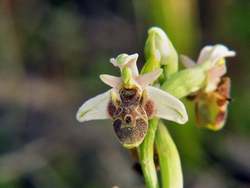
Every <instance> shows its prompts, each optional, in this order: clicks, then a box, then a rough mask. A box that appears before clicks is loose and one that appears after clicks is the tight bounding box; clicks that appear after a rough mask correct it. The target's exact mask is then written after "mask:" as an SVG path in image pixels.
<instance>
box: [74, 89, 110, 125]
mask: <svg viewBox="0 0 250 188" xmlns="http://www.w3.org/2000/svg"><path fill="white" fill-rule="evenodd" d="M110 93H111V90H108V91H106V92H105V93H102V94H99V95H97V96H95V97H93V98H91V99H89V100H87V101H86V102H85V103H83V105H82V106H81V107H80V108H79V110H78V111H77V114H76V119H77V120H78V121H79V122H84V121H89V120H94V119H109V115H108V111H107V107H108V103H109V101H110V95H111V94H110Z"/></svg>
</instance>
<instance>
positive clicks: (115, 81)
mask: <svg viewBox="0 0 250 188" xmlns="http://www.w3.org/2000/svg"><path fill="white" fill-rule="evenodd" d="M137 58H138V54H133V55H127V54H121V55H119V56H117V58H116V59H114V58H112V59H111V60H110V61H111V63H112V64H113V65H114V66H116V67H119V68H120V71H121V77H116V76H112V75H107V74H103V75H100V79H101V80H102V81H103V82H104V83H105V84H107V85H109V86H110V87H112V89H110V90H108V91H106V92H104V93H102V94H100V95H97V96H96V97H93V98H91V99H89V100H87V101H86V102H85V103H84V104H83V105H82V106H81V107H80V108H79V110H78V112H77V115H76V118H77V120H78V121H80V122H84V121H89V120H95V119H112V120H113V126H114V130H115V133H116V135H117V137H118V139H119V141H120V142H121V143H122V144H123V146H124V147H127V148H132V147H137V146H138V145H139V144H140V143H141V142H142V141H143V139H144V137H145V135H146V133H147V129H148V120H149V119H152V118H153V117H159V118H162V119H166V120H170V121H174V122H177V123H180V124H184V123H185V122H186V121H187V120H188V115H187V112H186V109H185V106H184V105H183V103H182V102H181V101H180V100H178V99H177V98H176V97H174V96H172V95H170V94H169V93H167V92H165V91H163V90H161V89H159V88H156V87H153V86H151V85H152V84H153V82H154V81H155V80H157V79H158V77H159V76H160V75H161V74H162V69H160V68H159V69H156V70H155V71H153V72H149V73H146V74H143V75H139V71H138V68H137V65H136V61H137Z"/></svg>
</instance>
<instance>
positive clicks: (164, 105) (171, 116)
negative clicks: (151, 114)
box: [146, 86, 188, 124]
mask: <svg viewBox="0 0 250 188" xmlns="http://www.w3.org/2000/svg"><path fill="white" fill-rule="evenodd" d="M146 90H147V92H148V95H149V96H150V99H151V100H153V101H154V104H155V105H156V117H159V118H162V119H166V120H170V121H174V122H177V123H180V124H184V123H186V122H187V121H188V115H187V111H186V108H185V106H184V104H183V103H182V102H181V101H180V100H179V99H177V98H176V97H174V96H172V95H170V94H169V93H167V92H165V91H163V90H161V89H158V88H155V87H151V86H148V87H147V88H146Z"/></svg>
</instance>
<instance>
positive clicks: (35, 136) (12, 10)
mask: <svg viewBox="0 0 250 188" xmlns="http://www.w3.org/2000/svg"><path fill="white" fill-rule="evenodd" d="M151 26H160V27H162V28H163V29H164V30H165V31H166V32H167V34H168V35H169V38H170V39H171V40H172V42H173V44H174V45H175V47H176V49H177V50H178V52H179V53H180V54H186V55H188V56H190V57H192V58H193V59H196V58H197V57H198V53H199V50H200V49H201V48H202V47H203V46H204V45H207V44H216V43H223V44H226V45H227V46H228V47H229V48H230V49H233V50H235V51H236V52H237V57H236V58H232V59H229V61H228V75H229V76H230V77H231V79H232V99H233V100H232V102H231V104H230V106H229V118H228V121H227V124H226V126H225V127H224V129H223V130H222V131H220V132H216V133H215V132H211V131H209V130H205V129H197V128H196V127H195V125H193V124H192V123H190V124H189V125H187V126H185V127H183V126H172V125H169V128H170V130H171V133H172V135H173V139H174V140H175V141H176V144H177V147H178V149H179V151H180V155H181V160H182V166H183V170H184V181H185V188H217V187H220V188H238V187H239V188H247V187H250V146H249V145H250V125H249V124H250V85H249V82H250V74H249V71H250V63H249V60H248V56H249V53H250V51H249V49H250V1H248V0H220V1H216V0H200V1H198V0H179V1H177V0H144V1H143V0H134V1H128V0H127V1H125V0H123V1H122V0H99V1H98V0H92V1H89V0H82V1H80V0H71V1H69V0H25V1H22V0H1V1H0V188H72V187H75V188H76V187H77V188H78V187H79V188H80V187H81V188H99V187H101V188H103V187H107V188H110V187H113V186H115V185H116V186H119V187H120V188H127V187H135V188H141V187H144V184H143V177H142V176H141V175H140V174H138V173H137V172H136V171H135V170H134V169H133V164H134V162H135V161H134V159H133V157H132V156H131V155H130V153H129V152H128V151H127V150H125V149H123V148H122V147H121V145H120V144H119V143H118V141H117V139H116V137H115V134H114V132H113V130H112V126H111V122H110V121H93V122H87V123H84V124H82V125H80V124H79V123H78V122H77V121H76V120H75V113H76V110H77V109H78V107H79V105H80V104H81V103H82V102H83V101H84V100H86V99H87V98H89V97H91V96H93V95H96V94H98V93H100V92H102V91H104V90H105V89H107V88H108V87H106V86H105V85H104V84H103V83H101V82H100V80H99V78H98V76H99V74H101V73H110V74H115V75H118V71H117V70H116V69H115V68H114V67H112V66H111V64H110V63H109V58H110V57H115V56H116V55H118V54H119V53H135V52H138V53H139V55H140V57H139V65H140V67H141V65H142V63H143V61H144V58H143V47H144V42H145V40H146V36H147V29H148V28H149V27H151Z"/></svg>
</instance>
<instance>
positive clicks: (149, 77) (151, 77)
mask: <svg viewBox="0 0 250 188" xmlns="http://www.w3.org/2000/svg"><path fill="white" fill-rule="evenodd" d="M161 73H162V69H157V70H155V71H153V72H150V73H146V74H143V75H140V76H138V77H137V78H136V82H137V83H138V84H139V85H140V86H141V87H142V88H145V87H146V86H148V85H149V84H152V83H153V82H154V81H155V80H156V79H157V78H159V76H160V75H161Z"/></svg>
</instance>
